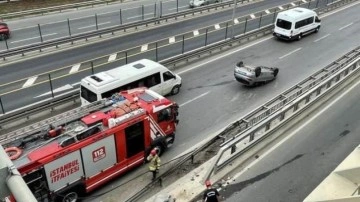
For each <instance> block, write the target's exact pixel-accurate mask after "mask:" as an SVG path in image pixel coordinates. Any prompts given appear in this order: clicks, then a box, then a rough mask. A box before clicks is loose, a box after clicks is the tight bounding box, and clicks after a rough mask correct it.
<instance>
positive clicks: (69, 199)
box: [62, 192, 78, 202]
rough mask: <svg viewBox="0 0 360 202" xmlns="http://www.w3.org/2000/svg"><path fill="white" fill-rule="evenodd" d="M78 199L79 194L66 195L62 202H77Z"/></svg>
mask: <svg viewBox="0 0 360 202" xmlns="http://www.w3.org/2000/svg"><path fill="white" fill-rule="evenodd" d="M77 199H78V194H77V193H76V192H70V193H68V194H66V195H65V196H64V198H63V200H62V202H76V201H77Z"/></svg>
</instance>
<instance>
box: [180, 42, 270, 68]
mask: <svg viewBox="0 0 360 202" xmlns="http://www.w3.org/2000/svg"><path fill="white" fill-rule="evenodd" d="M272 38H273V36H270V37H268V38H264V39H262V40H259V41H257V42H254V43H252V44H249V45H247V46H244V47H241V48H239V49H237V50H234V51H231V52H229V53H227V54H224V55H221V56H219V57H216V58H214V59H211V60H207V61H206V62H203V63H200V64H198V65H195V66H193V67H191V68H189V69H186V70H183V71H180V72H178V74H183V73H186V72H188V71H191V70H193V69H196V68H198V67H201V66H203V65H206V64H209V63H212V62H214V61H216V60H219V59H221V58H224V57H227V56H229V55H232V54H234V53H236V52H239V51H242V50H245V49H247V48H250V47H252V46H255V45H257V44H259V43H262V42H264V41H266V40H269V39H272Z"/></svg>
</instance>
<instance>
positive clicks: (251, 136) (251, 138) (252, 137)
mask: <svg viewBox="0 0 360 202" xmlns="http://www.w3.org/2000/svg"><path fill="white" fill-rule="evenodd" d="M249 137H250V142H251V141H253V140H254V137H255V134H254V133H251V134H250V135H249Z"/></svg>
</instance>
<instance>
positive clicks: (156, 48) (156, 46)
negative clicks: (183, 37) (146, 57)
mask: <svg viewBox="0 0 360 202" xmlns="http://www.w3.org/2000/svg"><path fill="white" fill-rule="evenodd" d="M155 58H156V62H157V61H159V58H158V42H156V43H155Z"/></svg>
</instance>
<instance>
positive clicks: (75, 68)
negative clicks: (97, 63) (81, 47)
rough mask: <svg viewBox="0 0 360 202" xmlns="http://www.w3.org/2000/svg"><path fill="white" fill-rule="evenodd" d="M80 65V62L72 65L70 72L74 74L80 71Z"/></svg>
mask: <svg viewBox="0 0 360 202" xmlns="http://www.w3.org/2000/svg"><path fill="white" fill-rule="evenodd" d="M80 65H81V64H80V63H79V64H76V65H74V66H72V67H71V69H70V72H69V74H72V73H75V72H77V71H79V69H80Z"/></svg>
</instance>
